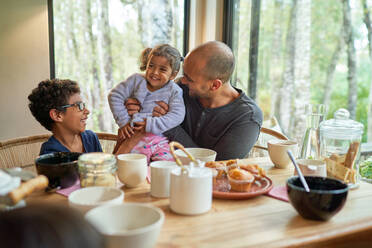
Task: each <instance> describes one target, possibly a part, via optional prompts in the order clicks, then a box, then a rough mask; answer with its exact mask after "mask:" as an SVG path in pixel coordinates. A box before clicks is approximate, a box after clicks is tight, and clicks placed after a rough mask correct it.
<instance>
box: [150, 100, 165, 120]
mask: <svg viewBox="0 0 372 248" xmlns="http://www.w3.org/2000/svg"><path fill="white" fill-rule="evenodd" d="M156 104H158V106H156V107H154V109H153V110H152V116H155V117H161V116H163V115H165V114H167V113H168V111H169V106H168V104H166V103H165V102H163V101H157V102H156Z"/></svg>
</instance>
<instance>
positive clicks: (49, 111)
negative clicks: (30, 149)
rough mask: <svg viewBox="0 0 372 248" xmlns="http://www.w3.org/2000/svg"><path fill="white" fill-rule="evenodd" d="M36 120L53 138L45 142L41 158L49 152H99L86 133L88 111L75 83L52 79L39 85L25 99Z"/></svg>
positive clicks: (94, 139)
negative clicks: (27, 100)
mask: <svg viewBox="0 0 372 248" xmlns="http://www.w3.org/2000/svg"><path fill="white" fill-rule="evenodd" d="M28 99H29V101H30V103H29V108H30V110H31V113H32V115H33V116H34V117H35V119H36V120H37V121H38V122H39V123H40V124H41V125H42V126H43V127H45V128H46V129H48V130H49V131H51V132H52V133H53V135H52V136H51V137H50V138H49V140H48V141H46V142H44V143H43V144H42V146H41V149H40V155H42V154H46V153H52V152H81V153H85V152H102V148H101V144H100V143H99V140H98V137H97V135H96V134H95V133H94V132H92V131H90V130H85V126H86V120H87V118H88V115H89V113H90V112H89V110H88V109H87V108H85V103H84V102H83V101H82V98H81V96H80V88H79V86H78V84H77V83H76V82H74V81H71V80H60V79H52V80H45V81H42V82H40V83H39V85H38V87H36V88H35V89H33V90H32V93H31V94H30V95H29V96H28Z"/></svg>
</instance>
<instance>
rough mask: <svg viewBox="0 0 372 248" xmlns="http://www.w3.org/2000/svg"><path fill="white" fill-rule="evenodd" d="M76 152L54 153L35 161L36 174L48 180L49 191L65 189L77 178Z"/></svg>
mask: <svg viewBox="0 0 372 248" xmlns="http://www.w3.org/2000/svg"><path fill="white" fill-rule="evenodd" d="M80 155H81V153H78V152H55V153H49V154H44V155H41V156H39V157H38V158H37V159H36V160H35V164H36V169H37V173H38V174H42V175H45V176H46V177H48V179H49V189H54V188H62V189H63V188H67V187H70V186H72V185H74V184H75V183H76V181H77V180H78V178H79V173H78V164H77V162H78V158H79V156H80Z"/></svg>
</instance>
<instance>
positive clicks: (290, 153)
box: [287, 150, 310, 192]
mask: <svg viewBox="0 0 372 248" xmlns="http://www.w3.org/2000/svg"><path fill="white" fill-rule="evenodd" d="M287 153H288V156H289V158H290V159H291V160H292V163H293V165H294V166H295V168H296V171H297V174H298V176H299V177H300V181H301V183H302V185H303V186H304V188H305V191H306V192H310V188H309V185H307V182H306V180H305V177H304V175H302V171H301V169H300V167H298V165H297V163H296V161H295V159H294V158H293V155H292V152H291V151H289V150H288V151H287Z"/></svg>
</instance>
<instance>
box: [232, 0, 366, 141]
mask: <svg viewBox="0 0 372 248" xmlns="http://www.w3.org/2000/svg"><path fill="white" fill-rule="evenodd" d="M255 1H256V2H257V1H258V2H260V3H261V5H260V19H259V20H260V24H259V42H258V66H257V81H256V83H257V92H256V96H257V98H256V101H257V102H258V104H259V106H260V107H261V108H262V109H263V111H264V115H265V118H266V119H268V118H270V117H271V116H275V117H276V118H277V119H278V120H279V123H280V126H281V127H282V129H283V131H284V132H285V133H286V134H287V135H288V136H289V137H291V138H294V139H297V140H301V137H302V135H303V133H304V131H305V128H306V127H305V125H306V124H305V105H306V104H307V103H312V104H320V103H324V104H326V106H327V109H328V116H327V118H333V113H334V112H335V111H336V110H337V109H339V108H346V109H348V110H349V112H350V116H351V118H352V119H354V120H357V121H359V122H362V123H363V124H364V126H365V131H364V136H363V141H364V142H366V141H367V140H368V141H372V113H370V111H371V110H372V108H371V102H372V93H371V89H372V87H371V86H372V83H371V80H372V77H371V71H372V70H371V68H372V66H371V64H372V43H371V42H372V25H371V18H372V17H371V14H370V11H371V8H372V1H369V0H342V1H340V0H328V1H323V0H273V1H272V0H261V1H259V0H252V1H242V0H240V1H239V0H234V3H235V5H234V11H235V12H234V14H235V15H236V16H237V17H236V18H235V20H236V21H235V25H234V27H233V30H234V32H235V33H234V35H233V37H236V38H235V40H234V42H233V44H236V45H234V46H233V49H234V52H235V54H236V56H237V68H236V72H235V78H234V81H233V84H235V85H236V86H237V87H238V88H241V89H243V90H245V91H246V92H247V93H248V94H249V93H251V95H252V92H249V90H248V82H249V77H250V76H251V75H250V71H249V64H248V62H249V60H248V58H249V49H250V46H249V44H250V37H251V36H250V31H251V28H252V23H251V20H252V18H251V17H252V13H253V12H252V11H253V10H252V5H253V3H254V2H255ZM236 39H237V40H236ZM253 95H254V94H253ZM368 130H369V131H368Z"/></svg>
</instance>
